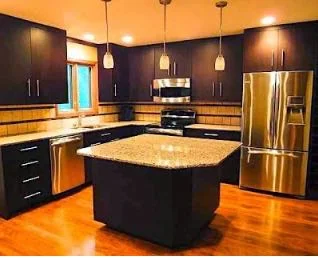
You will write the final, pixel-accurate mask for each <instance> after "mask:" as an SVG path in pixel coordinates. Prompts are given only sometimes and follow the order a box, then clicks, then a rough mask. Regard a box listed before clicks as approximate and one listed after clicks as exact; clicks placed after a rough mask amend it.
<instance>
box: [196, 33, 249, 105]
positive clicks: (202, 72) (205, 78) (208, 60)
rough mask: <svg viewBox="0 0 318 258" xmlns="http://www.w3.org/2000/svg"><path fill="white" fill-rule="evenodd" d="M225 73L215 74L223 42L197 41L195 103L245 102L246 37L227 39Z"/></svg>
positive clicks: (225, 40)
mask: <svg viewBox="0 0 318 258" xmlns="http://www.w3.org/2000/svg"><path fill="white" fill-rule="evenodd" d="M222 42H223V44H222V46H223V47H222V53H223V56H224V58H225V71H215V68H214V63H215V59H216V57H217V56H218V51H219V40H218V38H213V39H202V40H195V41H193V44H192V76H191V77H192V100H193V101H221V102H223V101H224V102H225V101H226V102H240V101H241V100H242V80H243V79H242V60H243V53H242V52H243V50H242V48H243V47H242V45H243V36H242V35H234V36H227V37H223V40H222Z"/></svg>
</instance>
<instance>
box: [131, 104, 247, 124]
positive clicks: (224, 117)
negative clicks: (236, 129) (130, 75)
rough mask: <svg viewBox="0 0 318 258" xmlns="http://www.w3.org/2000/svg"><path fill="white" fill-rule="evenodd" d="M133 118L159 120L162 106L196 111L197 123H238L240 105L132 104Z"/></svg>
mask: <svg viewBox="0 0 318 258" xmlns="http://www.w3.org/2000/svg"><path fill="white" fill-rule="evenodd" d="M133 107H134V110H135V119H136V120H138V121H153V122H159V121H160V112H161V110H162V109H164V108H189V109H193V110H195V111H196V112H197V123H200V124H217V125H240V124H241V115H242V111H241V107H240V106H238V105H233V106H231V105H195V104H191V105H182V106H179V105H178V106H176V105H172V106H169V105H153V104H151V105H149V104H148V105H147V104H134V105H133Z"/></svg>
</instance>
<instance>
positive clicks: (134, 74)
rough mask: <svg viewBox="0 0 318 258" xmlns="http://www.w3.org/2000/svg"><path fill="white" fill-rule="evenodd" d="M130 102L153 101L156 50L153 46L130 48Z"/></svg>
mask: <svg viewBox="0 0 318 258" xmlns="http://www.w3.org/2000/svg"><path fill="white" fill-rule="evenodd" d="M128 51H129V54H128V63H129V87H130V89H129V91H130V94H129V100H130V101H152V83H153V79H154V77H155V70H154V67H155V50H154V48H153V47H152V46H142V47H133V48H129V50H128Z"/></svg>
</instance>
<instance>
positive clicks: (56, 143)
mask: <svg viewBox="0 0 318 258" xmlns="http://www.w3.org/2000/svg"><path fill="white" fill-rule="evenodd" d="M81 140H82V137H81V136H73V137H65V138H59V139H57V140H52V142H51V146H52V147H54V146H60V145H64V144H67V143H71V142H79V141H81Z"/></svg>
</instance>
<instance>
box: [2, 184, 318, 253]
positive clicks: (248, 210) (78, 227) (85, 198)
mask: <svg viewBox="0 0 318 258" xmlns="http://www.w3.org/2000/svg"><path fill="white" fill-rule="evenodd" d="M127 216H129V214H127ZM0 255H318V201H303V200H295V199H288V198H280V197H273V196H270V195H263V194H257V193H252V192H248V191H243V190H239V189H238V188H237V187H234V186H229V185H222V190H221V205H220V208H219V209H218V210H217V214H216V216H215V218H214V220H213V221H212V222H211V224H210V226H209V228H208V229H207V230H205V231H203V232H202V235H201V237H200V239H198V240H197V241H195V243H194V244H193V246H192V247H189V248H185V249H179V250H169V249H167V248H163V247H161V246H158V245H156V244H152V243H149V242H147V241H143V240H140V239H137V238H134V237H130V236H128V235H126V234H123V233H119V232H116V231H113V230H110V229H108V228H107V227H106V226H104V225H103V224H100V223H98V222H95V221H94V220H93V215H92V188H91V187H88V188H86V189H84V190H82V191H81V192H79V193H76V194H74V195H72V196H70V197H67V198H64V199H61V200H58V201H55V202H53V203H49V204H47V205H44V206H42V207H39V208H36V209H34V210H31V211H28V212H26V213H23V214H21V215H19V216H17V217H15V218H13V219H11V220H9V221H5V220H2V219H0Z"/></svg>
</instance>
